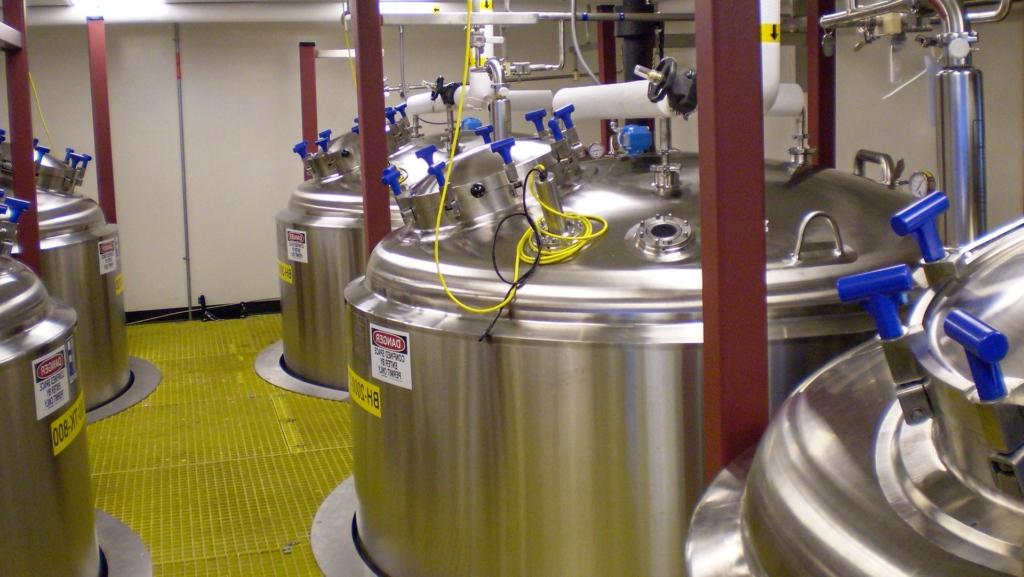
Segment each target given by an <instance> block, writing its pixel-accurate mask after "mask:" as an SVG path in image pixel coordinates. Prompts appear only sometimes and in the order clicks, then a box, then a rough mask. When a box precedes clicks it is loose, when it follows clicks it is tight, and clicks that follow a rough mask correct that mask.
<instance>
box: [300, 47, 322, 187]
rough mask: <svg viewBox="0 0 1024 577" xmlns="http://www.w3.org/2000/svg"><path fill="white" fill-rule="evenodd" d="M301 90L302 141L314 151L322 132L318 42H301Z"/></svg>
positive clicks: (308, 177) (307, 176)
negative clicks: (317, 68)
mask: <svg viewBox="0 0 1024 577" xmlns="http://www.w3.org/2000/svg"><path fill="white" fill-rule="evenodd" d="M299 88H300V92H299V94H300V97H301V99H302V140H305V141H306V145H307V146H309V149H310V150H313V147H315V146H316V139H317V136H318V134H317V133H318V132H319V131H320V128H319V127H318V126H317V104H316V42H299ZM303 173H304V174H305V175H306V180H309V179H310V178H311V177H310V175H309V174H308V173H306V172H305V170H303Z"/></svg>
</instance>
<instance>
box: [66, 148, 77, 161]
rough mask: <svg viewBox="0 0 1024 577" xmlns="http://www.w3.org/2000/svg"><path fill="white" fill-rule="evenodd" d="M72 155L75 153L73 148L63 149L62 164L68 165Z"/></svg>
mask: <svg viewBox="0 0 1024 577" xmlns="http://www.w3.org/2000/svg"><path fill="white" fill-rule="evenodd" d="M74 153H75V149H74V148H65V149H64V164H68V163H69V162H71V155H72V154H74Z"/></svg>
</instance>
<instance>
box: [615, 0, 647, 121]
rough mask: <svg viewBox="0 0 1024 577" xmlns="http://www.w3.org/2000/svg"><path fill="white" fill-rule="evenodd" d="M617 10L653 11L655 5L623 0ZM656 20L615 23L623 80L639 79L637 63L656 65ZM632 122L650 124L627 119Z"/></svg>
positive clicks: (638, 0)
mask: <svg viewBox="0 0 1024 577" xmlns="http://www.w3.org/2000/svg"><path fill="white" fill-rule="evenodd" d="M615 10H616V12H623V13H626V14H635V13H639V12H646V13H653V12H654V6H652V5H650V4H648V3H647V0H623V2H622V4H621V5H619V6H616V7H615ZM655 29H656V24H655V23H654V22H638V21H622V22H616V23H615V37H616V38H621V39H622V82H632V81H634V80H637V78H636V76H635V75H634V74H633V70H634V69H636V67H637V65H640V66H644V67H647V68H653V67H654V35H655ZM626 122H627V123H630V124H649V123H648V121H647V120H635V119H634V120H627V121H626Z"/></svg>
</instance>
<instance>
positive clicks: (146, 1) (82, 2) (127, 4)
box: [70, 0, 167, 19]
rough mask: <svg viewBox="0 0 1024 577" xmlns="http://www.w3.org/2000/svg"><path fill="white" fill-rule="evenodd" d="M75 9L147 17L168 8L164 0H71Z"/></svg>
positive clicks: (93, 13)
mask: <svg viewBox="0 0 1024 577" xmlns="http://www.w3.org/2000/svg"><path fill="white" fill-rule="evenodd" d="M70 1H71V5H72V7H73V9H74V10H75V11H77V12H79V13H81V14H82V15H83V16H103V17H104V18H113V19H117V18H125V17H131V18H145V17H148V16H156V15H158V14H160V13H162V12H163V11H165V10H167V4H165V3H164V0H70Z"/></svg>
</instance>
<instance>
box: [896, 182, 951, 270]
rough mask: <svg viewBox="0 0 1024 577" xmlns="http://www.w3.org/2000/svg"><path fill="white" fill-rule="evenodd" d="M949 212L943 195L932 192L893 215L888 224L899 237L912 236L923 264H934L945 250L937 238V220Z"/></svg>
mask: <svg viewBox="0 0 1024 577" xmlns="http://www.w3.org/2000/svg"><path fill="white" fill-rule="evenodd" d="M947 210H949V199H948V198H947V197H946V195H945V193H942V192H933V193H931V194H929V195H928V196H926V197H924V198H922V199H921V200H919V201H917V202H915V203H914V204H912V205H910V206H908V207H907V208H904V209H903V210H901V211H899V212H897V213H896V214H895V215H893V217H892V220H891V221H890V222H889V224H890V225H892V229H893V231H895V232H896V234H898V235H900V236H907V235H914V239H915V240H917V244H918V246H920V247H921V254H922V256H924V261H925V262H936V261H940V260H942V259H943V258H945V257H946V248H945V246H943V244H942V238H941V237H940V236H939V225H938V219H939V216H940V215H942V213H944V212H946V211H947Z"/></svg>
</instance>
